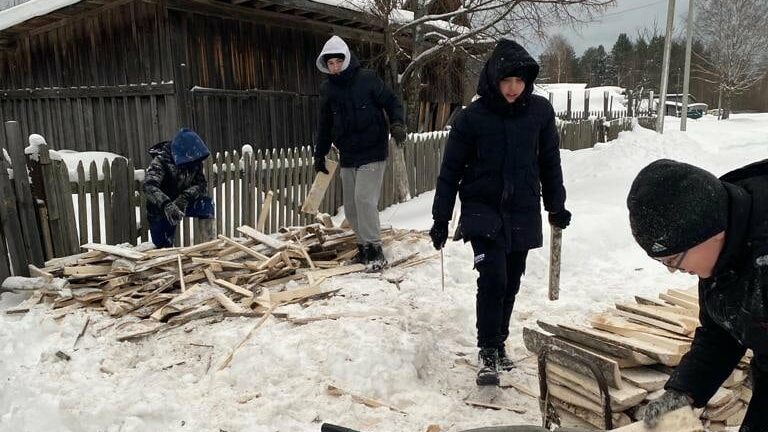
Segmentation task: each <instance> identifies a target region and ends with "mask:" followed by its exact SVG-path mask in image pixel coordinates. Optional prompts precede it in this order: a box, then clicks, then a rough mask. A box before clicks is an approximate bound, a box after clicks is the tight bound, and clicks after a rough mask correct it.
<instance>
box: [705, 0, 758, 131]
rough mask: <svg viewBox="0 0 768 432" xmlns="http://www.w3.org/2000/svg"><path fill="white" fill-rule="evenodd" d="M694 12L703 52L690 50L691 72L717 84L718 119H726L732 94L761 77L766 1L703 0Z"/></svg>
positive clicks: (744, 89) (754, 82)
mask: <svg viewBox="0 0 768 432" xmlns="http://www.w3.org/2000/svg"><path fill="white" fill-rule="evenodd" d="M696 14H697V17H696V36H697V38H698V39H699V40H700V41H701V42H702V44H703V47H704V52H696V51H694V54H695V56H696V60H697V61H696V62H695V64H694V71H695V72H696V73H697V77H698V78H699V79H701V80H703V81H706V82H707V83H710V84H714V85H716V86H717V87H718V90H719V94H720V96H719V99H721V102H720V103H719V105H721V106H722V108H723V111H722V118H724V119H727V118H728V117H729V115H730V110H731V100H732V98H733V96H734V95H737V94H740V93H743V92H745V91H747V90H749V89H750V88H751V87H752V86H754V85H755V84H756V83H757V82H759V81H760V80H761V79H763V77H765V74H766V66H768V26H766V23H768V2H766V1H765V0H729V1H721V0H703V1H700V3H699V4H698V7H697V12H696Z"/></svg>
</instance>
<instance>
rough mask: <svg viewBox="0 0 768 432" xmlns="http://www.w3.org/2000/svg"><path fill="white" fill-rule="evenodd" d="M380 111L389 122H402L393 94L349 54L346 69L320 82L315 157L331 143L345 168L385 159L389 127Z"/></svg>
mask: <svg viewBox="0 0 768 432" xmlns="http://www.w3.org/2000/svg"><path fill="white" fill-rule="evenodd" d="M384 111H386V113H387V116H388V117H389V121H390V122H391V123H393V124H394V123H400V124H403V123H404V121H403V106H402V105H401V104H400V101H399V100H398V99H397V97H396V96H395V95H394V93H392V91H391V90H390V89H389V88H387V86H386V85H384V82H383V81H382V80H381V78H379V77H378V76H377V75H376V73H375V72H373V71H371V70H368V69H362V68H360V63H359V62H358V61H357V59H356V58H355V57H354V56H352V58H351V59H350V64H349V66H348V67H347V69H345V70H344V71H343V72H342V73H340V74H339V75H329V76H328V78H327V79H326V80H325V81H323V83H322V84H321V85H320V118H319V122H318V127H317V136H316V143H315V158H319V157H325V155H327V154H328V152H329V151H330V149H331V143H333V144H335V145H336V148H338V149H339V158H340V162H341V166H342V167H345V168H348V167H355V168H356V167H359V166H361V165H365V164H367V163H371V162H378V161H383V160H386V159H387V154H388V150H389V145H388V144H389V127H388V125H387V119H386V118H385V117H384Z"/></svg>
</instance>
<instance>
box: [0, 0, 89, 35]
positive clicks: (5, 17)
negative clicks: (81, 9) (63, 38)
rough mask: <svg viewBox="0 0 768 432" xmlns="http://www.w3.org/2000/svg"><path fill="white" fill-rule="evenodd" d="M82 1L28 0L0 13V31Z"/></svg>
mask: <svg viewBox="0 0 768 432" xmlns="http://www.w3.org/2000/svg"><path fill="white" fill-rule="evenodd" d="M81 1H82V0H28V1H27V2H25V3H21V4H18V5H16V6H12V7H10V8H8V9H5V10H2V11H0V30H5V29H7V28H10V27H13V26H15V25H18V24H21V23H23V22H24V21H28V20H31V19H32V18H35V17H39V16H43V15H47V14H49V13H51V12H53V11H57V10H59V9H61V8H64V7H67V6H70V5H73V4H75V3H80V2H81Z"/></svg>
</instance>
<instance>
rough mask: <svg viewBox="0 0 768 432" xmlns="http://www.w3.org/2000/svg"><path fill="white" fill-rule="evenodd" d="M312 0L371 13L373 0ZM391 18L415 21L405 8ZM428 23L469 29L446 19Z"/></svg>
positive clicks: (457, 30)
mask: <svg viewBox="0 0 768 432" xmlns="http://www.w3.org/2000/svg"><path fill="white" fill-rule="evenodd" d="M310 1H312V2H314V3H322V4H326V5H329V6H336V7H340V8H344V9H347V10H351V11H355V12H365V13H370V11H371V10H372V0H310ZM390 19H391V20H392V22H394V23H396V24H407V23H409V22H411V21H413V12H411V11H409V10H405V9H395V10H393V11H392V14H391V16H390ZM426 24H428V25H431V26H433V27H435V28H439V29H441V30H448V31H453V32H457V33H463V32H465V31H468V30H469V29H468V28H466V27H464V26H460V25H458V24H453V23H450V22H448V21H444V20H429V21H427V22H426Z"/></svg>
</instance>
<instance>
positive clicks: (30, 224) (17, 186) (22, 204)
mask: <svg viewBox="0 0 768 432" xmlns="http://www.w3.org/2000/svg"><path fill="white" fill-rule="evenodd" d="M5 143H6V146H7V149H8V153H9V154H10V156H11V163H12V166H13V170H14V176H13V184H14V190H15V191H16V205H17V206H18V214H19V221H20V222H21V234H22V239H23V242H24V253H25V254H26V255H27V258H26V259H25V260H24V261H25V262H24V265H23V266H24V270H23V271H24V272H26V265H27V263H32V264H35V265H43V261H45V258H44V256H43V244H42V242H41V241H40V229H39V227H38V225H37V216H36V215H35V211H36V205H35V201H34V200H33V199H32V189H31V187H30V183H29V176H28V175H27V163H26V158H25V156H24V148H25V147H26V143H25V140H24V138H23V137H22V135H21V127H20V126H19V123H18V122H15V121H7V122H5Z"/></svg>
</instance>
